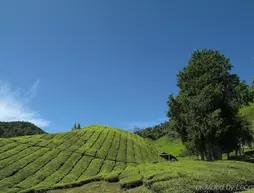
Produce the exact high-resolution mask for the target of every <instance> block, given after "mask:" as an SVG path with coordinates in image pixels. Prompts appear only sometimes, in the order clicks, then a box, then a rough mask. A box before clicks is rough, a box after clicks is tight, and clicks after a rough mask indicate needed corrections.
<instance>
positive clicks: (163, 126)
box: [134, 121, 179, 140]
mask: <svg viewBox="0 0 254 193" xmlns="http://www.w3.org/2000/svg"><path fill="white" fill-rule="evenodd" d="M134 133H135V134H137V135H140V136H141V137H143V138H150V139H153V140H156V139H159V138H161V137H162V136H165V135H166V136H169V137H172V138H178V137H179V135H178V133H177V132H176V131H175V130H174V128H173V127H172V124H171V123H170V122H169V121H166V122H164V123H160V124H158V125H155V126H154V127H148V128H145V129H138V128H136V129H135V130H134Z"/></svg>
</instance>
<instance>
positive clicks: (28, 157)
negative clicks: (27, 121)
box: [0, 126, 159, 193]
mask: <svg viewBox="0 0 254 193" xmlns="http://www.w3.org/2000/svg"><path fill="white" fill-rule="evenodd" d="M158 160H159V157H158V153H157V152H156V150H155V149H153V148H152V147H151V146H150V145H149V144H147V143H146V142H145V141H144V140H143V139H142V138H141V137H139V136H137V135H134V134H131V133H128V132H124V131H121V130H118V129H112V128H108V127H102V126H91V127H88V128H85V129H81V130H75V131H72V132H65V133H59V134H51V135H49V134H44V135H35V136H25V137H17V138H10V139H0V192H3V193H6V192H19V191H21V190H25V189H29V188H32V187H49V186H53V185H56V184H64V183H65V184H66V183H72V182H77V181H82V180H85V179H87V178H89V177H92V176H98V175H106V174H109V173H110V172H112V174H114V173H117V172H118V171H121V170H123V169H124V168H126V167H127V166H128V165H136V164H139V163H145V162H157V161H158Z"/></svg>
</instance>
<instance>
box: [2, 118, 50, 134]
mask: <svg viewBox="0 0 254 193" xmlns="http://www.w3.org/2000/svg"><path fill="white" fill-rule="evenodd" d="M43 133H46V132H45V131H43V130H42V129H41V128H39V127H37V126H36V125H34V124H33V123H30V122H25V121H12V122H0V137H2V138H4V137H16V136H24V135H36V134H43Z"/></svg>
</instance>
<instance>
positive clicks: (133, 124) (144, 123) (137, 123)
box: [126, 117, 168, 130]
mask: <svg viewBox="0 0 254 193" xmlns="http://www.w3.org/2000/svg"><path fill="white" fill-rule="evenodd" d="M167 120H168V119H167V118H166V117H163V118H158V119H155V120H152V121H133V122H130V123H128V124H127V127H126V129H127V130H134V129H135V128H141V129H144V128H147V127H152V126H155V125H157V124H160V123H163V122H165V121H167Z"/></svg>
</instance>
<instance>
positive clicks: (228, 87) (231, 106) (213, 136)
mask: <svg viewBox="0 0 254 193" xmlns="http://www.w3.org/2000/svg"><path fill="white" fill-rule="evenodd" d="M231 68H232V65H231V63H230V61H229V59H228V58H226V57H225V56H224V55H223V54H221V53H220V52H218V51H215V50H198V51H195V52H194V53H193V55H192V57H191V59H190V61H189V64H188V66H187V67H185V68H184V69H183V70H182V71H181V72H180V73H179V74H178V76H177V78H178V82H177V84H178V87H179V89H180V91H179V94H178V96H176V97H173V96H170V97H169V101H168V105H169V113H168V115H169V117H170V118H171V121H172V124H173V127H174V128H176V130H177V131H178V132H179V134H180V136H181V138H182V140H183V142H184V143H185V144H186V146H187V147H188V148H189V149H190V150H191V151H192V152H194V153H196V154H198V155H200V157H201V159H206V160H214V159H220V158H221V155H222V153H225V152H227V153H228V152H231V151H232V150H235V149H238V148H239V147H240V146H241V145H243V144H245V143H247V142H249V141H250V140H251V139H250V138H248V139H246V138H245V137H244V136H247V135H248V136H249V137H250V136H251V135H250V130H249V129H248V125H247V123H246V122H245V120H243V119H242V118H240V117H238V116H237V114H238V111H239V108H240V107H241V106H242V105H245V104H248V103H249V101H251V100H252V97H251V96H250V92H249V88H248V86H247V85H246V84H245V82H242V81H240V79H239V77H238V76H237V75H236V74H231V73H230V70H231Z"/></svg>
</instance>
